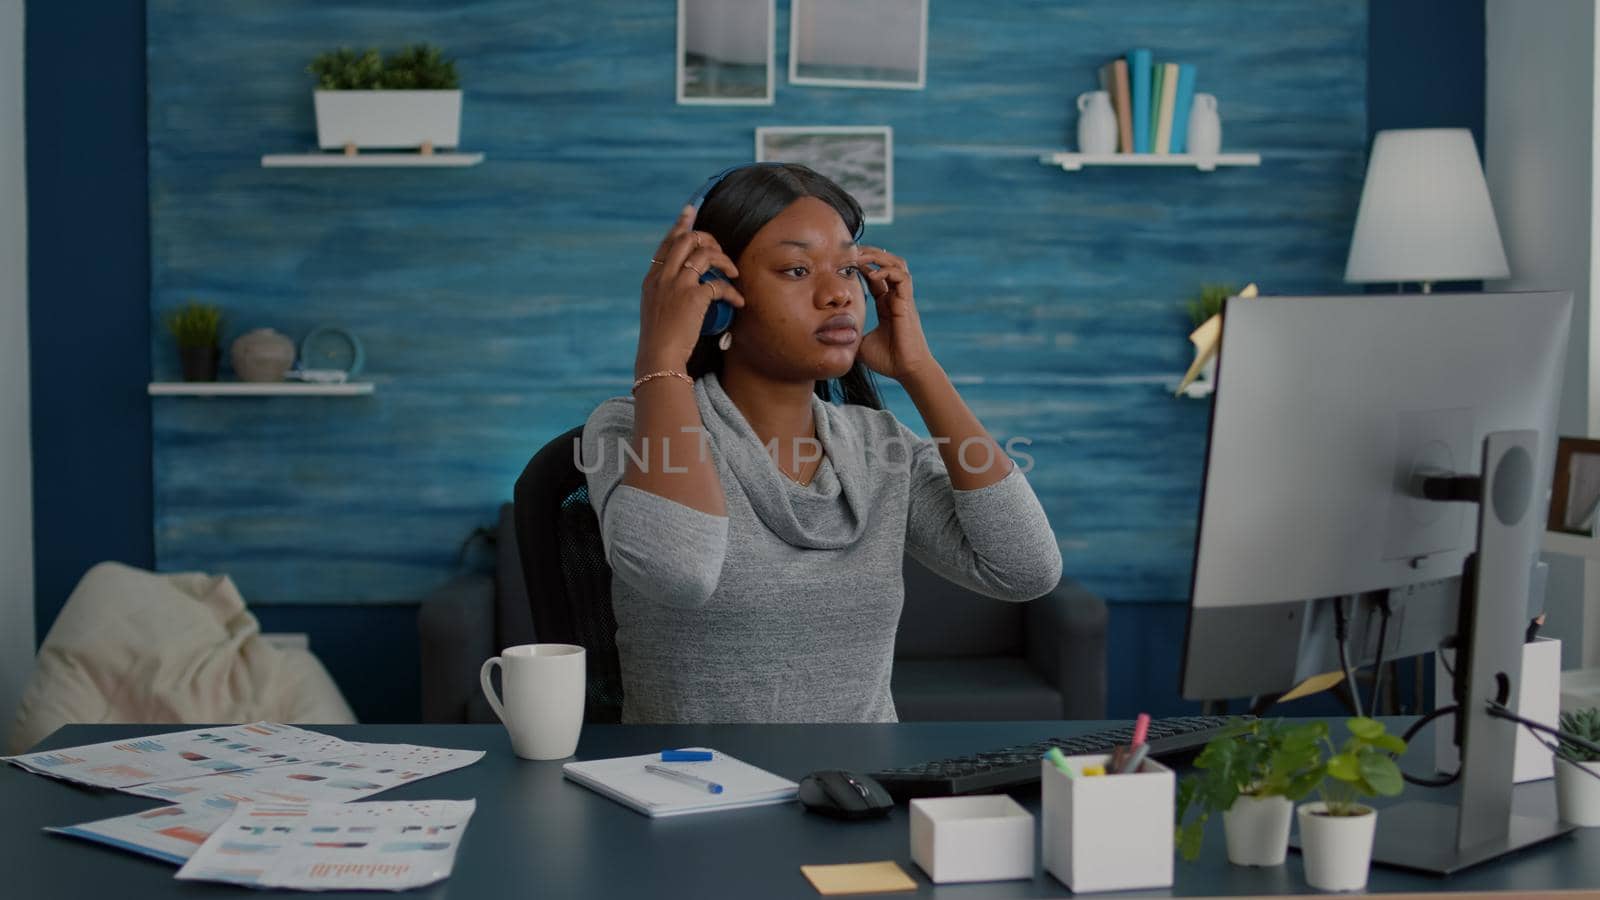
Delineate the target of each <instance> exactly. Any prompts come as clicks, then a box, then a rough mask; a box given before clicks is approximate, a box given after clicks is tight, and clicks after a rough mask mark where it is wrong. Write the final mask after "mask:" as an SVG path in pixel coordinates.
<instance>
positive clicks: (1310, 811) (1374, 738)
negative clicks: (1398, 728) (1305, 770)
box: [1295, 718, 1406, 891]
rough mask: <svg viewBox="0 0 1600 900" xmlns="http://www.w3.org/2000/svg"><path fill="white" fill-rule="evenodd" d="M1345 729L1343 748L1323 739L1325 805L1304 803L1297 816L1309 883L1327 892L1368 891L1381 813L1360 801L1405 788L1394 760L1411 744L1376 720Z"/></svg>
mask: <svg viewBox="0 0 1600 900" xmlns="http://www.w3.org/2000/svg"><path fill="white" fill-rule="evenodd" d="M1345 727H1346V728H1347V729H1348V730H1349V732H1350V737H1349V738H1347V739H1346V740H1345V742H1344V744H1343V745H1342V746H1340V747H1338V748H1335V747H1334V745H1333V742H1332V741H1331V740H1329V739H1328V738H1327V737H1323V738H1322V742H1323V744H1324V745H1325V746H1326V748H1327V751H1328V758H1327V761H1326V762H1325V763H1323V765H1322V770H1323V778H1322V784H1321V789H1320V792H1321V794H1322V800H1321V801H1319V802H1315V803H1302V804H1300V806H1299V807H1298V808H1297V809H1296V810H1295V815H1296V818H1297V819H1298V821H1299V823H1300V849H1301V852H1302V854H1303V855H1304V857H1305V867H1306V882H1307V883H1308V884H1310V885H1311V886H1312V887H1314V888H1318V889H1320V890H1324V891H1355V890H1360V889H1362V888H1364V887H1366V884H1367V870H1368V869H1369V868H1370V867H1371V865H1372V837H1373V834H1374V833H1375V832H1376V830H1377V826H1378V812H1377V810H1375V809H1373V808H1372V807H1370V806H1366V805H1364V804H1362V803H1361V802H1360V801H1361V798H1362V797H1377V796H1384V797H1392V796H1394V795H1396V794H1398V793H1400V791H1401V789H1402V788H1404V787H1405V780H1404V779H1403V778H1402V777H1401V775H1400V766H1399V765H1398V764H1396V762H1395V760H1394V757H1393V756H1390V754H1396V755H1398V754H1401V753H1404V752H1405V750H1406V742H1405V741H1403V740H1401V739H1400V738H1399V737H1398V736H1396V735H1392V734H1389V733H1388V732H1387V731H1386V730H1385V729H1384V727H1383V723H1382V722H1378V721H1376V720H1374V719H1368V718H1353V719H1348V720H1346V722H1345Z"/></svg>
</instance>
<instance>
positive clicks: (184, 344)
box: [163, 301, 222, 381]
mask: <svg viewBox="0 0 1600 900" xmlns="http://www.w3.org/2000/svg"><path fill="white" fill-rule="evenodd" d="M163 321H164V322H165V324H166V326H167V331H168V332H169V333H171V334H172V338H173V340H175V341H177V343H178V363H179V365H180V366H181V367H182V369H183V380H184V381H216V380H217V363H218V361H219V360H220V359H221V358H222V310H220V309H218V308H217V307H215V306H212V305H210V304H207V303H196V302H194V301H190V302H189V303H188V304H186V305H184V306H181V307H178V308H177V309H174V310H170V311H168V312H167V314H166V316H165V317H164V318H163Z"/></svg>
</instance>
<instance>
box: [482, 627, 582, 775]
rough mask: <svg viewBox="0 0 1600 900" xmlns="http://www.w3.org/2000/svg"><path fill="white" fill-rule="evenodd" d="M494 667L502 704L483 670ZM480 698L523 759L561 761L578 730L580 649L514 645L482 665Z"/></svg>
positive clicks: (571, 748) (574, 747)
mask: <svg viewBox="0 0 1600 900" xmlns="http://www.w3.org/2000/svg"><path fill="white" fill-rule="evenodd" d="M495 666H499V667H500V685H501V687H502V688H503V689H504V691H505V703H504V704H503V705H502V704H501V702H500V698H499V697H497V696H496V695H495V692H494V685H493V684H492V683H491V682H490V681H489V670H490V669H493V668H494V667H495ZM478 681H479V683H481V684H482V685H483V695H484V697H486V698H488V700H489V705H490V706H492V707H494V714H495V715H497V716H499V717H500V721H501V722H504V723H505V726H506V731H508V732H510V733H511V749H512V750H514V751H515V752H516V754H517V755H518V756H520V757H522V758H523V759H565V758H566V757H568V756H571V755H572V754H573V753H575V752H576V751H577V749H578V733H579V732H580V731H582V730H583V699H584V651H583V648H582V647H579V646H576V645H574V644H519V645H517V646H515V647H507V648H506V649H504V650H502V651H500V655H499V656H492V657H490V658H488V659H486V660H484V661H483V668H482V669H480V670H479V671H478Z"/></svg>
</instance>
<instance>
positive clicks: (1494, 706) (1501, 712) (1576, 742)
mask: <svg viewBox="0 0 1600 900" xmlns="http://www.w3.org/2000/svg"><path fill="white" fill-rule="evenodd" d="M1489 715H1491V716H1494V717H1495V718H1497V719H1505V720H1507V721H1510V722H1516V723H1518V724H1520V725H1522V726H1523V727H1524V728H1527V729H1528V730H1529V731H1533V732H1539V731H1543V732H1544V733H1546V734H1551V735H1554V736H1555V738H1556V740H1558V741H1560V742H1561V743H1564V744H1571V745H1572V746H1574V747H1578V748H1580V749H1582V750H1587V751H1589V752H1590V753H1593V754H1595V755H1596V756H1597V757H1600V744H1596V743H1595V742H1593V741H1590V740H1585V739H1584V738H1581V737H1578V736H1577V735H1575V734H1568V733H1567V732H1565V731H1562V730H1561V729H1559V728H1551V727H1550V726H1549V725H1546V724H1544V723H1543V722H1535V721H1533V720H1532V719H1524V718H1523V717H1521V716H1519V715H1517V714H1516V713H1514V712H1512V711H1511V710H1509V709H1506V708H1505V707H1504V706H1501V705H1500V704H1498V703H1495V702H1494V701H1493V700H1491V701H1489ZM1540 743H1544V742H1543V741H1540ZM1547 746H1548V745H1547ZM1575 768H1577V769H1580V770H1582V771H1584V772H1587V773H1589V775H1591V776H1593V777H1595V778H1600V772H1596V771H1595V770H1593V769H1591V768H1589V767H1588V766H1575Z"/></svg>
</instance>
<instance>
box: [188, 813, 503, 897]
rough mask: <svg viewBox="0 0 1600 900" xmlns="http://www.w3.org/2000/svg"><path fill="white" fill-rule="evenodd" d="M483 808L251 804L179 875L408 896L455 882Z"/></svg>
mask: <svg viewBox="0 0 1600 900" xmlns="http://www.w3.org/2000/svg"><path fill="white" fill-rule="evenodd" d="M476 808H477V803H476V802H475V801H472V800H421V801H416V802H411V803H383V802H369V803H311V804H289V803H246V804H241V805H239V806H238V807H236V808H235V809H234V811H233V815H232V816H230V817H229V818H228V820H227V821H226V822H224V823H223V824H222V825H221V827H219V828H218V829H217V830H216V831H214V832H213V833H212V835H211V837H210V838H208V839H207V840H206V842H205V843H204V844H202V845H201V847H200V849H199V850H198V851H197V852H196V853H195V854H194V856H193V857H191V858H190V859H189V861H188V862H187V863H185V864H184V866H183V868H182V869H179V870H178V878H180V879H183V880H186V881H222V882H227V883H230V884H243V885H250V886H252V887H276V888H294V889H298V890H312V891H323V890H394V891H399V890H406V889H409V888H416V887H422V886H424V885H428V884H433V883H434V882H436V881H440V880H443V879H445V878H448V877H450V871H451V869H452V868H453V867H454V866H455V859H456V849H457V847H459V846H460V844H461V837H462V835H463V834H464V833H465V831H466V827H467V821H468V820H469V819H471V818H472V813H473V811H474V810H475V809H476Z"/></svg>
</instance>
